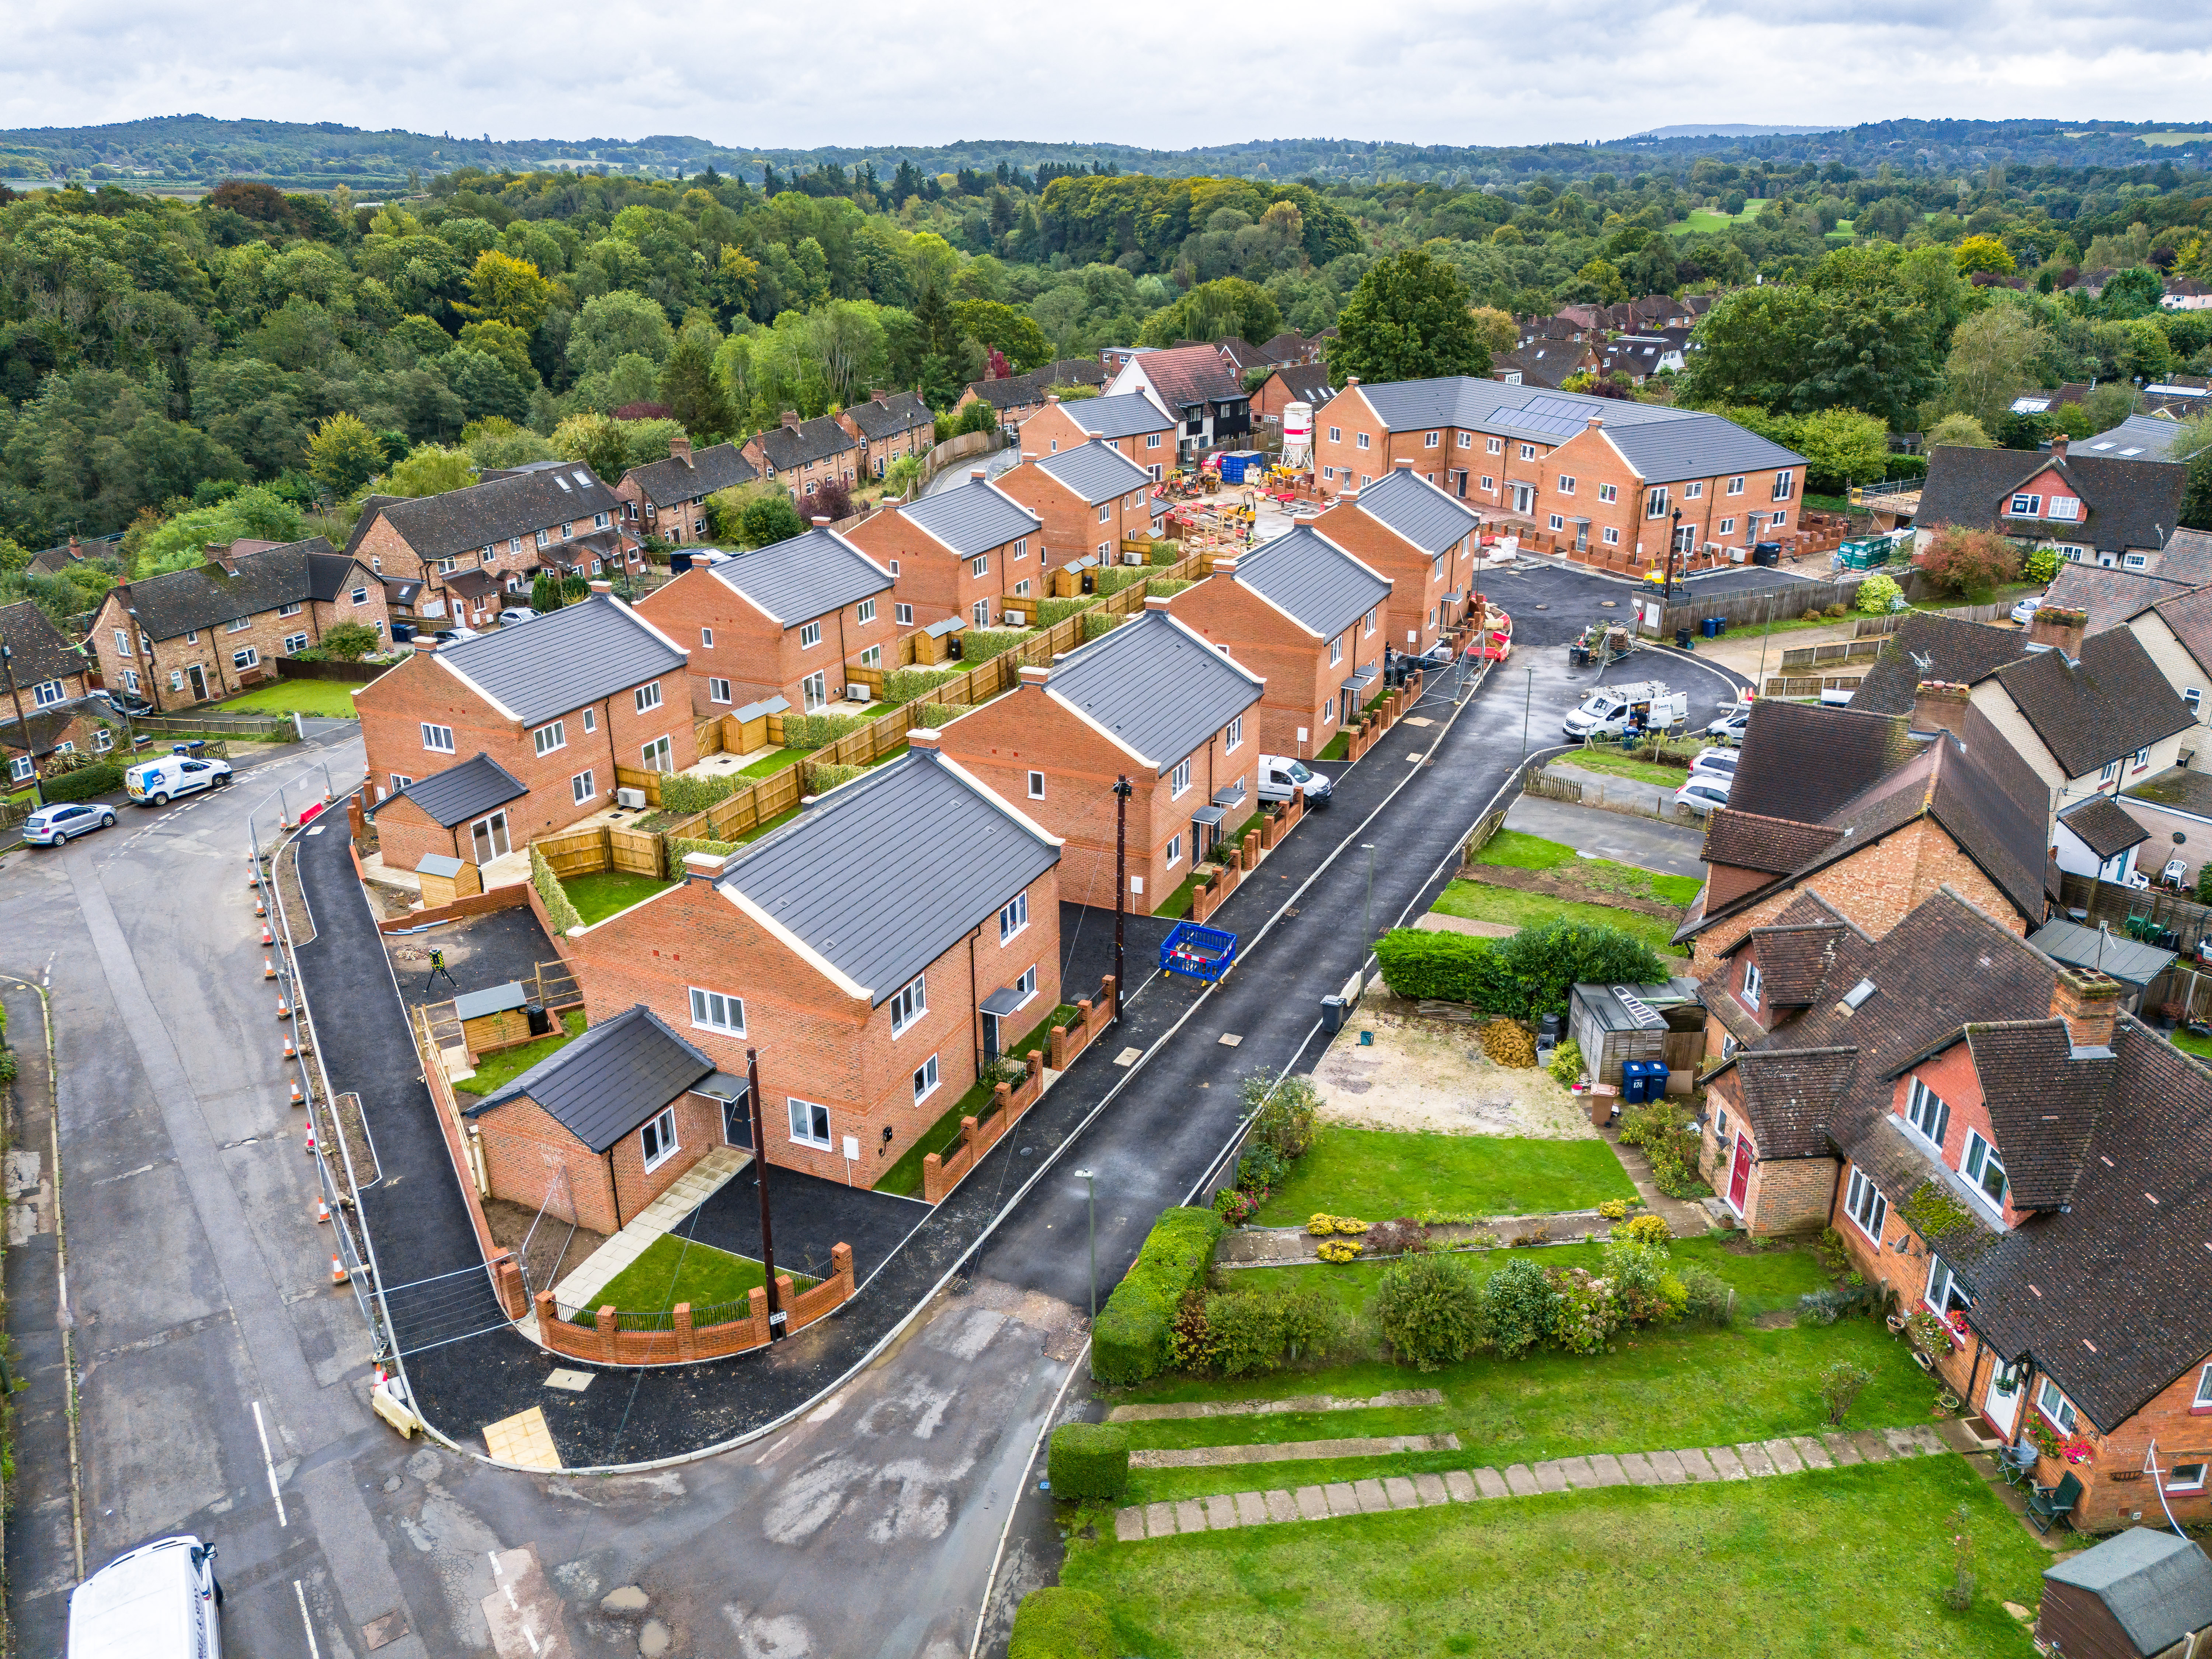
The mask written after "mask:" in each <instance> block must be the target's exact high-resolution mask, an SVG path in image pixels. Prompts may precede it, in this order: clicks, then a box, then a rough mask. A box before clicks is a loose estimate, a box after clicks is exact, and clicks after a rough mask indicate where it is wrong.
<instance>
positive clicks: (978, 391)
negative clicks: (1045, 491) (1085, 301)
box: [952, 357, 1107, 436]
mask: <svg viewBox="0 0 2212 1659" xmlns="http://www.w3.org/2000/svg"><path fill="white" fill-rule="evenodd" d="M1106 380H1107V372H1106V370H1105V368H1103V367H1102V366H1101V365H1100V364H1099V362H1097V360H1096V359H1095V358H1091V357H1067V358H1063V359H1062V360H1061V361H1060V362H1056V363H1051V364H1048V365H1047V366H1046V367H1044V368H1035V369H1031V370H1030V372H1029V373H1028V374H1008V375H1005V376H1002V377H1001V378H1000V379H998V380H971V381H969V384H968V389H967V390H966V391H964V392H962V393H961V394H960V401H959V402H958V403H957V404H953V405H952V412H953V413H954V414H956V415H957V414H958V413H959V412H960V411H961V410H963V409H965V408H967V407H968V405H969V404H990V406H991V407H992V408H993V409H994V410H997V411H998V414H999V429H1000V431H1002V432H1005V433H1006V434H1007V435H1009V436H1011V435H1013V434H1014V433H1015V432H1017V431H1018V430H1019V429H1020V427H1021V424H1022V422H1024V421H1025V420H1027V419H1028V418H1029V417H1030V416H1032V415H1034V414H1036V412H1037V411H1038V410H1041V409H1042V408H1043V407H1044V406H1045V404H1046V402H1047V400H1048V398H1050V396H1051V393H1052V388H1053V387H1054V386H1104V385H1105V384H1106Z"/></svg>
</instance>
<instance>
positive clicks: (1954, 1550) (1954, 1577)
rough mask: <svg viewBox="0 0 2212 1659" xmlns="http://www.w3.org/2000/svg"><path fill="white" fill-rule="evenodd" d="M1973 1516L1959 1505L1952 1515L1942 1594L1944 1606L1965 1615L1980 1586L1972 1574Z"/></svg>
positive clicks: (1970, 1511)
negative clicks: (1948, 1565) (1947, 1573)
mask: <svg viewBox="0 0 2212 1659" xmlns="http://www.w3.org/2000/svg"><path fill="white" fill-rule="evenodd" d="M1973 1527H1974V1512H1973V1510H1971V1509H1969V1508H1968V1507H1967V1506H1966V1504H1960V1505H1959V1507H1958V1508H1957V1509H1955V1510H1952V1511H1951V1583H1950V1584H1949V1586H1948V1588H1947V1589H1945V1590H1944V1592H1943V1605H1944V1606H1945V1607H1948V1608H1950V1609H1951V1611H1952V1612H1954V1613H1964V1612H1966V1609H1967V1608H1969V1607H1972V1606H1973V1605H1974V1590H1975V1588H1976V1586H1977V1584H1978V1582H1979V1581H1978V1578H1977V1577H1976V1575H1975V1572H1974V1532H1973Z"/></svg>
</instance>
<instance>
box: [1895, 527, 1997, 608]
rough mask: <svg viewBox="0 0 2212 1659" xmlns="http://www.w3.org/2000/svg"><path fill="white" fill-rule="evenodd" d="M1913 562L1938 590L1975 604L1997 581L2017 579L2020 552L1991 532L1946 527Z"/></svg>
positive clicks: (1994, 588)
mask: <svg viewBox="0 0 2212 1659" xmlns="http://www.w3.org/2000/svg"><path fill="white" fill-rule="evenodd" d="M1917 563H1918V564H1919V566H1920V568H1922V569H1923V570H1924V571H1926V572H1927V573H1928V580H1930V581H1932V582H1934V583H1935V584H1936V586H1938V587H1945V588H1948V589H1949V590H1950V591H1951V592H1954V593H1959V594H1963V595H1964V596H1965V597H1966V598H1967V599H1972V600H1976V601H1979V600H1983V599H1987V598H1988V597H1989V596H1990V594H1991V593H1993V592H1996V586H1997V584H1998V583H1999V582H2008V581H2016V580H2019V578H2020V567H2021V550H2020V549H2019V548H2018V547H2016V546H2015V545H2014V544H2012V543H2011V542H2009V541H2008V540H2006V539H2005V538H2003V537H2002V536H2000V535H1998V534H1997V533H1996V532H1995V531H1993V530H1969V529H1967V528H1966V526H1964V525H1955V524H1948V525H1945V526H1943V527H1942V529H1941V530H1939V531H1937V532H1936V534H1935V536H1934V537H1933V538H1931V539H1930V540H1929V544H1928V545H1927V546H1926V547H1925V548H1923V549H1922V550H1921V553H1920V556H1919V558H1918V560H1917Z"/></svg>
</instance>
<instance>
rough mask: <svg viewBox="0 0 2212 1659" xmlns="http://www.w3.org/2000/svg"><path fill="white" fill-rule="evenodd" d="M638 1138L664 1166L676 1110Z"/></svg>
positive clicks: (651, 1160)
mask: <svg viewBox="0 0 2212 1659" xmlns="http://www.w3.org/2000/svg"><path fill="white" fill-rule="evenodd" d="M541 533H542V532H541ZM638 1138H639V1139H641V1141H643V1142H644V1144H645V1167H646V1168H647V1169H648V1170H653V1169H658V1168H659V1166H660V1165H661V1164H665V1163H666V1162H667V1161H668V1159H669V1158H670V1156H671V1154H673V1153H674V1152H676V1151H677V1146H676V1109H675V1108H674V1107H673V1106H671V1107H669V1108H667V1109H665V1110H664V1111H663V1112H662V1113H661V1114H660V1115H659V1116H658V1117H656V1118H654V1119H653V1121H652V1122H650V1123H648V1124H647V1125H646V1126H645V1127H643V1128H642V1129H641V1130H639V1131H638Z"/></svg>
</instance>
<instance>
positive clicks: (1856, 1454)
mask: <svg viewBox="0 0 2212 1659" xmlns="http://www.w3.org/2000/svg"><path fill="white" fill-rule="evenodd" d="M1438 1438H1441V1439H1449V1438H1450V1437H1449V1436H1440V1437H1438ZM1316 1444H1323V1445H1326V1444H1344V1442H1325V1441H1324V1442H1316ZM1213 1449H1215V1450H1236V1451H1254V1450H1258V1451H1266V1452H1268V1453H1270V1454H1271V1455H1275V1456H1282V1455H1285V1452H1286V1449H1285V1448H1279V1447H1233V1448H1232V1447H1218V1448H1213ZM1955 1451H1956V1448H1955V1447H1954V1446H1952V1445H1951V1444H1950V1443H1948V1441H1947V1440H1946V1439H1945V1438H1944V1437H1943V1436H1942V1435H1941V1434H1939V1433H1938V1432H1937V1431H1936V1429H1935V1428H1934V1427H1933V1426H1932V1425H1928V1424H1924V1423H1923V1424H1917V1425H1914V1426H1913V1427H1911V1428H1909V1429H1882V1430H1872V1429H1868V1430H1861V1431H1856V1432H1846V1431H1830V1432H1827V1433H1823V1434H1817V1435H1785V1436H1778V1437H1776V1438H1774V1439H1772V1440H1756V1441H1746V1442H1744V1443H1742V1444H1741V1445H1735V1446H1697V1447H1691V1448H1688V1449H1663V1450H1660V1451H1650V1452H1620V1453H1613V1452H1597V1453H1593V1454H1591V1455H1588V1456H1582V1457H1558V1458H1550V1459H1547V1460H1546V1461H1545V1462H1541V1463H1536V1464H1523V1463H1514V1464H1510V1465H1509V1466H1508V1467H1507V1468H1505V1469H1504V1471H1503V1472H1502V1473H1501V1472H1500V1471H1498V1470H1497V1469H1492V1468H1481V1469H1472V1470H1469V1469H1452V1470H1449V1471H1448V1472H1446V1473H1444V1474H1417V1475H1413V1476H1410V1477H1408V1476H1405V1475H1387V1476H1383V1477H1380V1478H1377V1479H1374V1480H1355V1481H1352V1482H1349V1483H1346V1482H1338V1483H1336V1484H1334V1485H1331V1486H1300V1487H1298V1488H1297V1489H1296V1490H1295V1491H1285V1490H1283V1489H1280V1488H1277V1489H1274V1490H1272V1491H1267V1492H1229V1493H1225V1494H1223V1495H1221V1496H1219V1497H1213V1498H1182V1499H1181V1500H1179V1501H1177V1502H1175V1503H1171V1504H1130V1505H1129V1506H1128V1507H1127V1508H1126V1509H1123V1510H1117V1511H1116V1512H1115V1516H1114V1536H1115V1538H1116V1539H1117V1540H1119V1541H1121V1542H1122V1543H1125V1544H1133V1543H1138V1542H1140V1541H1144V1540H1146V1539H1150V1538H1167V1537H1171V1536H1173V1535H1174V1534H1176V1533H1178V1532H1208V1531H1211V1532H1218V1531H1221V1530H1223V1529H1224V1528H1228V1527H1244V1526H1259V1525H1276V1524H1280V1523H1284V1522H1291V1521H1293V1520H1297V1521H1322V1520H1329V1519H1333V1518H1334V1517H1335V1516H1342V1515H1377V1514H1381V1513H1382V1512H1383V1511H1384V1510H1416V1509H1425V1508H1428V1507H1431V1506H1433V1505H1436V1504H1474V1503H1481V1502H1485V1501H1486V1500H1488V1499H1491V1498H1534V1497H1540V1496H1541V1495H1543V1494H1545V1493H1547V1492H1590V1491H1595V1490H1597V1489H1598V1488H1600V1487H1604V1486H1695V1485H1699V1484H1702V1483H1705V1482H1711V1481H1716V1480H1763V1479H1767V1478H1771V1477H1773V1476H1778V1475H1782V1474H1803V1473H1805V1472H1806V1471H1808V1470H1810V1469H1826V1468H1838V1467H1840V1466H1842V1465H1844V1464H1848V1463H1888V1462H1895V1461H1897V1460H1899V1459H1901V1458H1907V1457H1934V1456H1939V1455H1948V1454H1954V1453H1955ZM1144 1455H1146V1454H1143V1453H1133V1454H1132V1455H1131V1457H1130V1462H1131V1464H1132V1466H1133V1467H1146V1468H1166V1467H1170V1465H1165V1464H1159V1463H1152V1464H1145V1465H1139V1464H1138V1462H1137V1460H1138V1458H1139V1457H1141V1456H1144ZM1288 1455H1299V1454H1297V1453H1289V1454H1288ZM1324 1455H1336V1454H1324Z"/></svg>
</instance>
